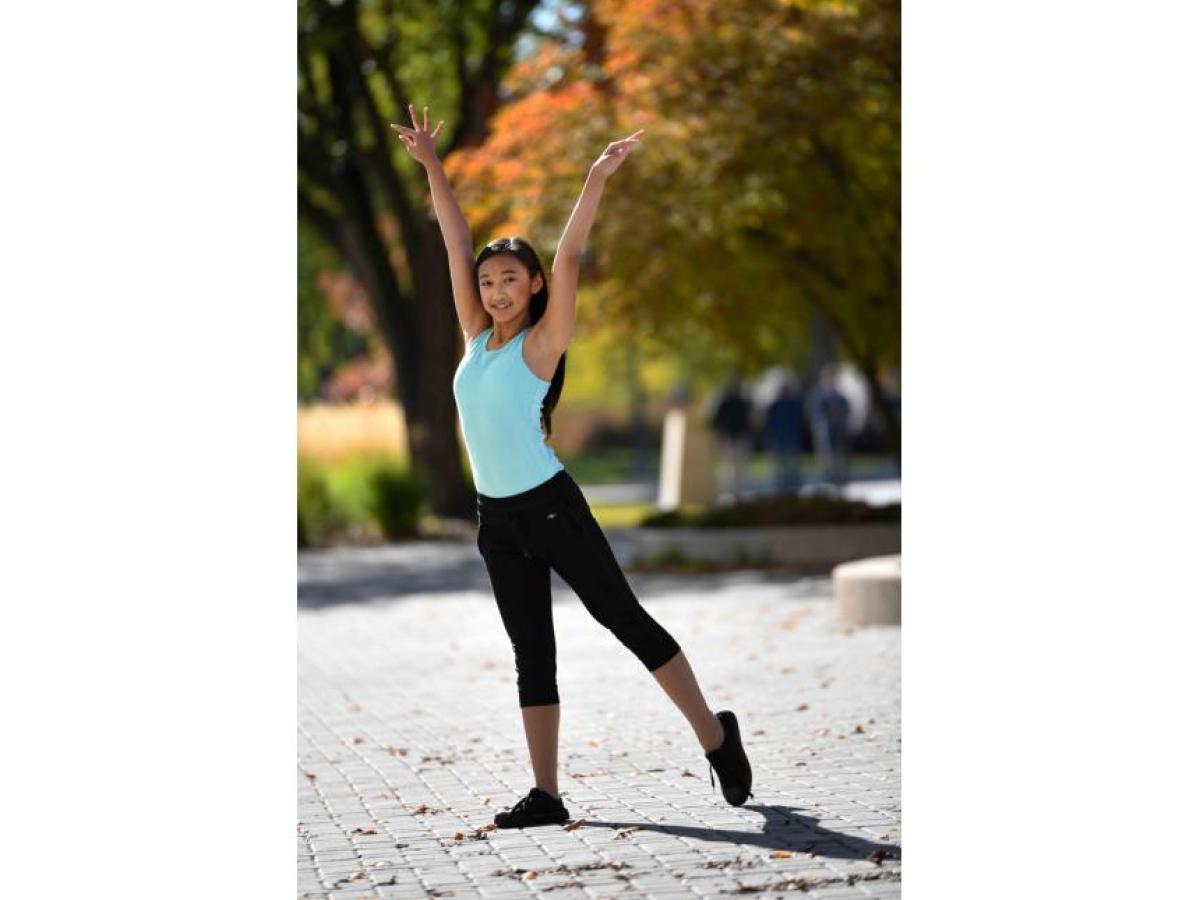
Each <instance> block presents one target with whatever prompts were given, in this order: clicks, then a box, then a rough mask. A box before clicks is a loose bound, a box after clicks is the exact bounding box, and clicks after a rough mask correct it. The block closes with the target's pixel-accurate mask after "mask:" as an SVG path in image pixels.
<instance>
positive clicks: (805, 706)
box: [796, 703, 808, 712]
mask: <svg viewBox="0 0 1200 900" xmlns="http://www.w3.org/2000/svg"><path fill="white" fill-rule="evenodd" d="M806 709H808V704H807V703H801V704H800V705H799V706H797V707H796V712H804V711H805V710H806Z"/></svg>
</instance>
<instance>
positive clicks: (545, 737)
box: [392, 105, 753, 828]
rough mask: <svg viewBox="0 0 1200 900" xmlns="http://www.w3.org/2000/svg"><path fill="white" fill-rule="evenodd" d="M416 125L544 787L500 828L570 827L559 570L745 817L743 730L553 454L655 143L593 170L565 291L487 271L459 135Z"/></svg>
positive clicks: (468, 424) (628, 146) (492, 561)
mask: <svg viewBox="0 0 1200 900" xmlns="http://www.w3.org/2000/svg"><path fill="white" fill-rule="evenodd" d="M409 115H410V117H411V119H412V127H407V126H402V125H393V126H392V128H393V129H395V130H396V131H397V132H398V133H399V136H400V140H402V141H403V142H404V146H405V148H406V149H407V150H408V152H409V154H410V155H411V156H412V157H413V158H414V159H416V160H417V161H418V162H419V163H421V165H422V166H424V167H425V170H426V174H427V175H428V177H429V185H430V191H431V193H432V196H433V205H434V210H435V212H436V214H437V218H438V224H439V226H440V227H441V232H442V237H443V239H444V241H445V243H446V250H447V253H448V256H449V262H450V279H451V284H452V287H453V293H454V305H455V308H456V311H457V314H458V320H459V324H460V325H461V327H462V330H463V337H464V341H465V344H466V352H465V353H464V355H463V357H462V359H461V361H460V362H459V365H458V368H457V370H456V371H455V373H454V381H453V388H454V398H455V402H456V404H457V406H458V414H459V421H460V423H461V425H462V430H463V436H464V439H465V442H466V445H467V455H468V458H469V460H470V465H471V471H472V474H473V476H474V478H475V486H476V491H477V497H478V499H477V511H478V517H479V530H478V533H477V546H478V549H479V552H480V554H481V556H482V557H483V560H484V563H485V565H486V567H487V572H488V577H489V579H490V581H491V585H492V589H493V593H494V595H495V599H496V604H497V607H498V609H499V613H500V618H501V622H502V623H503V626H504V628H505V631H506V632H507V634H508V637H509V640H510V641H511V643H512V648H513V654H514V661H515V668H516V675H517V699H518V703H519V706H520V709H521V716H522V722H523V725H524V729H525V739H526V743H527V745H528V749H529V755H530V761H531V764H532V769H533V776H534V787H532V788H531V789H530V790H529V792H528V793H527V794H526V795H525V796H524V797H522V798H521V799H520V800H519V801H517V802H516V803H515V804H514V805H513V806H512V808H511V809H507V810H505V811H503V812H500V813H497V815H496V817H495V823H496V825H498V826H500V827H501V828H520V827H525V826H530V825H544V824H551V823H562V822H566V821H567V820H568V819H569V815H568V813H567V809H566V806H565V805H564V804H563V802H562V798H561V796H560V795H559V790H558V726H559V694H558V685H557V682H556V657H555V641H554V627H553V622H552V619H551V609H550V570H551V569H553V570H554V571H556V572H558V573H559V575H560V576H561V577H562V578H563V580H564V581H566V583H567V584H568V585H569V586H570V587H571V588H572V590H574V591H575V593H576V594H578V595H579V598H580V600H582V602H583V604H584V606H585V608H586V609H587V610H588V612H589V613H591V615H592V616H593V617H594V618H595V619H596V620H597V621H598V622H600V624H602V625H603V626H604V627H605V628H607V629H608V630H609V631H611V632H612V633H613V635H614V636H615V637H616V638H617V640H618V641H619V642H620V643H621V644H623V645H624V646H625V647H626V648H627V649H628V650H629V651H630V652H632V653H633V654H634V655H635V656H636V657H637V658H638V660H639V661H640V662H641V663H642V664H643V665H644V666H645V667H646V669H647V670H648V671H649V672H650V673H651V674H652V675H653V676H654V678H655V679H656V680H657V681H658V683H659V685H660V686H661V687H662V689H663V690H664V691H665V692H666V694H667V696H668V697H669V698H670V699H671V700H672V702H673V703H674V704H675V705H676V707H678V709H679V710H680V712H682V713H683V715H684V717H685V718H686V719H687V721H688V724H689V725H690V726H691V728H692V730H693V731H694V733H695V735H696V738H697V740H698V741H699V743H700V746H701V748H702V750H703V751H704V753H705V756H706V758H707V759H708V761H709V763H710V767H711V768H710V772H709V777H710V778H711V777H712V771H713V770H715V771H716V773H717V775H718V776H719V778H720V780H721V791H722V793H723V795H724V797H725V799H726V800H727V801H728V802H729V803H731V804H732V805H734V806H740V805H742V804H743V803H745V801H746V798H747V797H748V796H753V795H752V794H751V793H750V787H751V771H750V763H749V760H748V759H747V758H746V753H745V750H744V749H743V747H742V742H741V737H740V732H739V728H738V722H737V718H736V716H735V715H734V714H733V712H732V711H730V710H721V711H719V712H717V713H715V714H714V713H713V712H712V710H711V709H710V708H709V706H708V704H707V702H706V701H705V699H704V696H703V693H702V692H701V690H700V686H699V684H698V683H697V681H696V678H695V675H694V674H693V673H692V670H691V667H690V665H689V663H688V660H687V657H686V656H685V655H684V653H683V650H682V648H681V647H680V646H679V644H678V643H677V642H676V641H675V639H674V638H673V637H672V636H671V634H669V633H668V632H667V631H666V629H664V628H663V627H662V625H660V624H659V623H658V622H657V621H656V620H655V619H654V618H653V617H652V616H651V615H650V613H649V612H647V611H646V609H645V608H644V607H643V606H642V605H641V603H640V602H639V601H638V599H637V597H636V596H635V595H634V593H633V591H632V590H631V589H630V586H629V583H628V582H627V581H626V579H625V575H624V573H623V572H622V571H621V568H620V566H619V565H618V563H617V561H616V558H615V557H614V555H613V552H612V549H611V547H610V546H609V544H608V540H607V538H606V536H605V534H604V532H603V531H602V530H601V528H600V526H599V525H598V524H597V522H596V519H595V518H594V517H593V515H592V512H591V510H590V508H589V507H588V504H587V501H586V499H585V498H584V496H583V492H582V491H581V490H580V488H579V485H578V484H576V482H575V480H574V479H573V478H572V477H571V475H570V474H569V473H568V472H567V470H566V468H565V467H564V466H563V464H562V462H561V461H559V459H558V457H557V456H556V455H555V453H554V451H553V449H552V448H551V447H549V446H548V445H547V444H546V439H547V438H548V437H549V435H550V433H551V423H550V417H551V414H552V412H553V411H554V408H555V406H556V405H557V403H558V399H559V397H560V395H561V393H562V386H563V380H564V377H565V372H566V367H565V364H566V351H567V345H568V343H569V341H570V339H571V333H572V330H573V328H574V325H575V290H576V285H577V283H578V279H579V260H580V256H581V254H582V251H583V247H584V244H585V241H586V239H587V235H588V232H589V231H590V230H591V227H592V222H593V220H594V219H595V216H596V210H597V208H598V206H599V204H600V195H601V193H602V192H603V189H604V184H605V182H606V180H607V179H608V178H609V177H610V176H611V175H612V174H613V173H614V172H615V171H616V170H617V168H618V167H619V166H620V165H621V163H622V162H623V161H624V159H625V157H626V156H627V155H628V153H629V152H630V150H632V149H633V147H635V146H636V145H637V143H638V141H639V140H640V139H641V134H642V132H641V131H640V130H639V131H637V132H634V133H633V134H632V135H630V136H629V137H627V138H625V139H623V140H619V141H614V142H613V143H611V144H609V145H608V146H607V147H606V148H605V149H604V152H603V153H602V154H601V155H600V157H599V158H598V159H597V160H596V162H594V163H593V164H592V167H591V170H590V171H589V173H588V175H587V178H586V182H585V185H584V188H583V191H582V194H581V196H580V198H579V201H578V202H577V204H576V206H575V208H574V211H573V212H572V213H571V217H570V219H569V221H568V222H567V226H566V229H565V230H564V232H563V235H562V237H561V239H560V240H559V242H558V250H557V253H556V255H555V259H554V265H553V266H552V267H551V270H552V272H553V274H554V279H553V281H550V280H549V279H548V278H547V277H546V273H545V271H544V270H543V268H542V264H541V261H540V259H539V257H538V255H537V253H536V252H535V251H534V249H533V248H532V247H531V246H530V245H529V244H528V243H527V242H526V241H524V240H522V239H521V238H519V237H507V238H499V239H497V240H493V241H491V242H490V243H488V244H487V245H486V246H485V247H484V248H483V250H482V251H480V253H479V254H478V255H477V256H476V255H475V253H474V243H473V239H472V236H471V233H470V230H469V228H468V225H467V221H466V218H465V217H464V215H463V213H462V211H461V209H460V208H459V206H458V203H457V201H456V200H455V198H454V194H453V191H452V190H451V187H450V183H449V180H448V179H447V177H446V174H445V171H444V170H443V168H442V165H441V161H440V160H439V159H438V156H437V151H436V146H435V144H434V139H435V138H436V137H437V135H438V132H439V131H440V130H441V127H442V124H443V123H442V122H439V123H438V125H437V127H436V128H435V129H433V130H432V131H431V130H430V128H429V108H428V107H425V113H424V117H423V121H418V119H417V115H416V111H415V109H414V108H413V107H412V106H411V105H410V106H409ZM543 432H544V434H543ZM714 789H715V782H714Z"/></svg>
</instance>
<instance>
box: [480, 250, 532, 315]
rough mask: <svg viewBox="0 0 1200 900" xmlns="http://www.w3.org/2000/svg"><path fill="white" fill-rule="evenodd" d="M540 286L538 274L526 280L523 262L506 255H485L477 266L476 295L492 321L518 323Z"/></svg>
mask: <svg viewBox="0 0 1200 900" xmlns="http://www.w3.org/2000/svg"><path fill="white" fill-rule="evenodd" d="M541 288H542V276H541V273H540V272H539V273H538V274H537V275H534V276H533V278H532V279H530V277H529V272H527V271H526V270H525V265H524V264H523V263H522V262H520V260H518V259H517V258H516V257H514V256H511V255H509V254H500V255H497V256H491V257H488V258H487V259H486V260H484V261H483V264H482V265H481V266H480V267H479V297H480V299H481V300H483V308H484V309H485V310H487V312H488V314H489V315H491V317H492V321H493V322H520V321H521V319H522V318H523V317H524V316H525V315H526V312H527V310H528V309H529V300H530V298H531V297H532V296H533V295H534V294H536V293H537V292H538V291H540V290H541Z"/></svg>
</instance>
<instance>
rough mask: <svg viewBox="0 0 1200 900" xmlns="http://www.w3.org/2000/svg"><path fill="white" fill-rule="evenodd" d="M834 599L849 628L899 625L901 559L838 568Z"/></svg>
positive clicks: (875, 559)
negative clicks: (850, 626) (854, 626)
mask: <svg viewBox="0 0 1200 900" xmlns="http://www.w3.org/2000/svg"><path fill="white" fill-rule="evenodd" d="M833 597H834V604H835V608H836V610H837V613H838V615H839V616H840V617H841V619H842V621H843V622H845V623H846V624H847V625H899V624H900V555H899V554H897V555H895V556H874V557H871V558H870V559H858V560H855V561H854V562H848V563H842V564H841V565H840V566H835V567H834V569H833Z"/></svg>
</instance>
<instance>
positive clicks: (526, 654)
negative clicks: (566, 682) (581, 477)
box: [477, 469, 679, 707]
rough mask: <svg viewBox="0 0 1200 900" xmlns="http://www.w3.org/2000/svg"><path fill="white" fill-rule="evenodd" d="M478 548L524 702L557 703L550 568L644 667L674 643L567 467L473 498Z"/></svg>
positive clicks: (671, 650)
mask: <svg viewBox="0 0 1200 900" xmlns="http://www.w3.org/2000/svg"><path fill="white" fill-rule="evenodd" d="M477 508H478V513H479V534H478V538H477V542H478V545H479V552H480V554H481V555H482V556H483V561H484V563H485V564H486V565H487V571H488V577H489V578H490V579H491V582H492V590H493V592H494V593H495V595H496V605H497V606H498V607H499V609H500V618H501V619H502V620H503V622H504V629H505V631H506V632H508V637H509V640H510V641H511V642H512V648H513V654H514V656H515V658H516V671H517V696H518V701H519V703H520V705H521V706H523V707H524V706H540V705H542V704H546V703H558V684H557V681H556V678H555V675H556V672H557V666H556V661H555V645H554V624H553V621H552V619H551V615H550V570H551V569H552V568H553V569H554V571H555V572H557V573H558V574H559V575H560V576H561V577H562V579H563V581H565V582H566V583H567V584H568V585H569V586H570V588H571V589H572V590H573V591H575V593H576V594H578V595H579V599H580V600H582V601H583V605H584V607H585V608H586V609H587V611H588V612H589V613H591V614H592V617H593V618H594V619H596V621H597V622H599V623H600V624H601V625H603V626H604V627H605V628H607V629H608V630H609V631H611V632H612V633H613V634H614V635H615V636H616V638H617V640H619V641H620V642H621V643H622V644H624V645H625V646H626V647H628V648H629V649H630V650H631V651H632V652H633V654H634V655H635V656H636V657H637V658H638V660H639V661H641V663H642V665H644V666H645V667H646V668H647V669H648V670H649V671H653V670H655V669H657V668H658V667H659V666H661V665H662V664H663V663H665V662H668V661H669V660H670V659H671V658H672V657H673V656H675V654H676V653H678V652H679V644H677V643H676V642H675V639H674V638H672V637H671V635H670V634H668V633H667V631H666V630H665V629H664V628H663V627H662V626H661V625H660V624H658V622H657V621H655V620H654V619H653V618H652V617H651V616H650V614H649V613H648V612H646V610H645V609H644V608H643V607H642V605H641V603H639V602H638V599H637V597H635V596H634V593H633V591H632V590H631V589H630V587H629V582H628V581H626V580H625V575H624V573H623V572H622V571H621V567H620V565H618V563H617V560H616V557H615V556H613V552H612V548H611V547H610V546H609V544H608V539H607V538H606V537H605V535H604V532H603V531H602V530H601V528H600V526H599V525H598V524H597V522H596V520H595V518H594V517H593V516H592V511H591V510H590V509H589V508H588V505H587V500H586V499H585V498H584V496H583V491H581V490H580V489H579V485H577V484H576V483H575V479H573V478H572V477H571V476H570V475H569V474H567V471H566V469H561V470H559V471H558V472H556V473H555V474H554V476H553V477H551V478H550V479H548V480H547V481H544V482H542V483H541V484H539V485H537V486H536V487H533V488H530V489H529V490H527V491H523V492H522V493H520V494H514V495H512V496H510V497H487V496H485V495H483V494H479V495H478V501H477Z"/></svg>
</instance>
